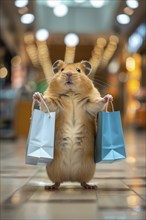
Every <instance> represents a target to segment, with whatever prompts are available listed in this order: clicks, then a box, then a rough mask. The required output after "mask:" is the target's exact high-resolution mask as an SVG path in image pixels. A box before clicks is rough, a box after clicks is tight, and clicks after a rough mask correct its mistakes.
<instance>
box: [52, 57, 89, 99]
mask: <svg viewBox="0 0 146 220" xmlns="http://www.w3.org/2000/svg"><path fill="white" fill-rule="evenodd" d="M52 68H53V72H54V76H53V78H52V80H51V81H50V85H49V90H50V92H51V93H57V94H59V95H60V94H65V93H68V92H75V93H88V92H89V91H90V90H91V89H92V88H93V84H92V81H91V80H90V79H89V78H88V75H89V74H90V73H91V64H90V63H89V62H88V61H81V62H80V63H73V64H71V63H69V64H66V63H65V62H63V61H62V60H57V61H56V62H55V63H54V64H53V66H52Z"/></svg>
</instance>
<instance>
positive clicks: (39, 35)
mask: <svg viewBox="0 0 146 220" xmlns="http://www.w3.org/2000/svg"><path fill="white" fill-rule="evenodd" d="M48 37H49V32H48V31H47V30H46V29H39V30H38V31H37V32H36V39H37V40H38V41H45V40H47V39H48Z"/></svg>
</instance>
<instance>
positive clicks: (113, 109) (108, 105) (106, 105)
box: [105, 101, 114, 112]
mask: <svg viewBox="0 0 146 220" xmlns="http://www.w3.org/2000/svg"><path fill="white" fill-rule="evenodd" d="M109 103H110V104H111V107H112V112H114V105H113V102H112V101H108V102H107V105H106V109H105V111H106V112H108V110H107V109H108V106H109Z"/></svg>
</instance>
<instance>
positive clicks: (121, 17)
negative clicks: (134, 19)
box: [117, 14, 130, 24]
mask: <svg viewBox="0 0 146 220" xmlns="http://www.w3.org/2000/svg"><path fill="white" fill-rule="evenodd" d="M117 21H118V22H119V23H120V24H128V23H129V22H130V17H129V16H128V15H125V14H120V15H118V16H117Z"/></svg>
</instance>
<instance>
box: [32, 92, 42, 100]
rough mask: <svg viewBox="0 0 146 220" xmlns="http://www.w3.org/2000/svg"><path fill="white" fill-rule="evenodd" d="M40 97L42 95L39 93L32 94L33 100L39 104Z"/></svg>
mask: <svg viewBox="0 0 146 220" xmlns="http://www.w3.org/2000/svg"><path fill="white" fill-rule="evenodd" d="M41 97H42V94H41V93H39V92H35V93H34V94H33V98H34V99H35V100H36V101H37V102H41Z"/></svg>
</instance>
